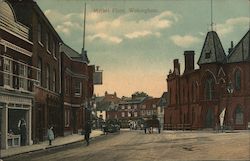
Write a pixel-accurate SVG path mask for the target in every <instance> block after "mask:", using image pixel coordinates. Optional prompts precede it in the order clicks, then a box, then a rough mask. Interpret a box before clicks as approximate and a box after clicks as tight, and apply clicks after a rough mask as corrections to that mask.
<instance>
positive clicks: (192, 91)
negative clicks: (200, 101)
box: [191, 82, 196, 102]
mask: <svg viewBox="0 0 250 161" xmlns="http://www.w3.org/2000/svg"><path fill="white" fill-rule="evenodd" d="M195 86H196V85H195V82H193V83H192V90H191V99H192V102H195V98H196V87H195Z"/></svg>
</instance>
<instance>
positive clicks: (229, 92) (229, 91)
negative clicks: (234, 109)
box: [227, 81, 234, 131]
mask: <svg viewBox="0 0 250 161" xmlns="http://www.w3.org/2000/svg"><path fill="white" fill-rule="evenodd" d="M233 91H234V88H233V84H232V82H231V81H229V83H228V86H227V93H228V105H227V108H228V107H229V97H230V96H232V94H233ZM227 110H228V109H227ZM228 118H229V116H228ZM229 123H230V129H231V131H232V130H233V118H232V116H231V117H230V120H229Z"/></svg>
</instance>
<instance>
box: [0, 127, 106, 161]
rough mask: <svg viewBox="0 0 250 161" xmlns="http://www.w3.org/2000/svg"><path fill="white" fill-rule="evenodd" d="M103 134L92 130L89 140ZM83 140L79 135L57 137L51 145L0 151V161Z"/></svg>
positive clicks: (47, 143)
mask: <svg viewBox="0 0 250 161" xmlns="http://www.w3.org/2000/svg"><path fill="white" fill-rule="evenodd" d="M102 134H103V131H101V130H92V132H91V134H90V138H95V137H98V136H100V135H102ZM83 140H84V136H83V135H80V134H72V135H68V136H63V137H57V138H55V140H53V141H52V145H49V141H44V142H41V143H39V144H33V145H27V146H22V147H14V148H9V149H2V150H1V151H0V158H1V159H0V161H2V159H3V158H6V157H10V156H14V155H19V154H24V153H30V152H35V151H41V150H45V149H50V148H56V147H60V146H65V145H68V144H73V143H76V142H81V141H83Z"/></svg>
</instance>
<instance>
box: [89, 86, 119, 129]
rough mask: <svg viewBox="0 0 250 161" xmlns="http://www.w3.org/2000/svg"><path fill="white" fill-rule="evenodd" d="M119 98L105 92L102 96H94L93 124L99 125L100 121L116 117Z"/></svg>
mask: <svg viewBox="0 0 250 161" xmlns="http://www.w3.org/2000/svg"><path fill="white" fill-rule="evenodd" d="M120 101H121V99H120V98H119V97H117V94H116V92H114V94H112V93H108V92H107V91H106V92H105V95H104V96H100V97H96V98H95V109H94V111H95V125H96V127H100V125H101V124H102V122H104V121H106V120H108V119H117V117H118V115H117V114H116V112H115V111H116V110H117V108H118V105H119V102H120Z"/></svg>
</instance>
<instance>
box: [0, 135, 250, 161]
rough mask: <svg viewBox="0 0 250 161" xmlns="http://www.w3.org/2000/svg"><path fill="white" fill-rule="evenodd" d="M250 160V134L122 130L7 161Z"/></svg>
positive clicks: (5, 160) (7, 159)
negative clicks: (149, 132)
mask: <svg viewBox="0 0 250 161" xmlns="http://www.w3.org/2000/svg"><path fill="white" fill-rule="evenodd" d="M175 159H178V160H228V159H229V160H239V159H241V160H242V159H243V160H250V133H249V132H247V131H244V132H237V133H214V132H213V131H208V132H204V131H199V132H197V131H192V132H191V131H188V132H182V131H164V132H162V133H161V134H158V133H156V132H155V133H154V134H144V131H121V132H120V133H115V134H108V135H105V136H100V137H98V138H95V139H94V140H91V142H90V146H86V144H85V143H83V142H81V143H75V144H71V145H67V146H65V147H60V148H56V149H49V150H44V151H40V152H34V153H29V154H23V155H19V156H15V157H12V158H6V159H4V161H161V160H162V161H165V160H175Z"/></svg>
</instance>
